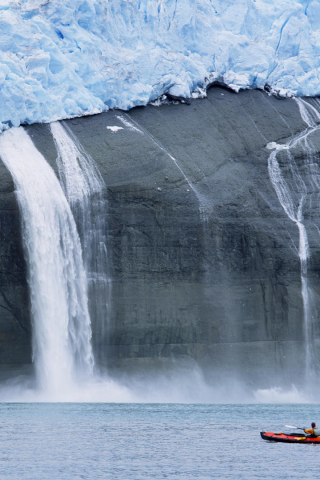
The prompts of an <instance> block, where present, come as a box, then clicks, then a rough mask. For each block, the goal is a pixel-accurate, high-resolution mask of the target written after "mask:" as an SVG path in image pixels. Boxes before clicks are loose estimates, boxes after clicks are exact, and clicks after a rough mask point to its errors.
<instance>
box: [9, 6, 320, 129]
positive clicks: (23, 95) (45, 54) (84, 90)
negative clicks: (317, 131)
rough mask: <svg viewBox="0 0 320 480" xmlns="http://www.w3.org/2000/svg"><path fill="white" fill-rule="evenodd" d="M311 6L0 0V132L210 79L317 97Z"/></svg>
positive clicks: (319, 48)
mask: <svg viewBox="0 0 320 480" xmlns="http://www.w3.org/2000/svg"><path fill="white" fill-rule="evenodd" d="M319 58H320V2H319V0H313V1H310V0H281V1H279V0H199V1H196V0H11V1H10V0H0V122H1V123H0V129H3V128H5V127H6V126H7V125H9V126H10V125H15V126H17V125H19V124H20V123H33V122H48V121H51V120H55V119H60V118H67V117H72V116H77V115H83V114H93V113H97V112H100V111H104V110H107V109H108V108H114V107H116V108H122V109H128V108H130V107H133V106H135V105H144V104H146V103H148V102H149V101H152V100H154V99H156V98H158V97H160V96H161V95H162V94H163V93H166V92H167V93H170V94H172V95H176V96H185V97H188V96H191V95H192V94H193V95H196V94H197V92H198V93H199V92H200V93H201V91H203V89H204V87H205V86H206V84H207V83H208V82H211V81H213V80H214V79H218V80H220V81H223V82H224V83H225V84H227V85H229V86H230V87H231V88H233V89H235V90H239V89H240V88H263V87H264V86H266V85H268V86H269V87H270V88H271V89H272V90H273V91H276V92H278V93H280V95H287V94H288V93H289V94H293V95H317V94H320V82H319V74H320V69H319Z"/></svg>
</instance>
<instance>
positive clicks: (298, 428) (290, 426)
mask: <svg viewBox="0 0 320 480" xmlns="http://www.w3.org/2000/svg"><path fill="white" fill-rule="evenodd" d="M285 427H288V428H296V429H297V430H303V431H304V428H301V427H295V426H294V425H285Z"/></svg>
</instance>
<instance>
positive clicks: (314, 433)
mask: <svg viewBox="0 0 320 480" xmlns="http://www.w3.org/2000/svg"><path fill="white" fill-rule="evenodd" d="M304 433H307V434H309V435H310V437H319V436H320V428H317V427H316V424H315V422H312V423H311V428H306V429H305V430H304Z"/></svg>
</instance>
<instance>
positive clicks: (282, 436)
mask: <svg viewBox="0 0 320 480" xmlns="http://www.w3.org/2000/svg"><path fill="white" fill-rule="evenodd" d="M260 435H261V437H262V438H263V439H264V440H271V441H273V442H284V443H319V444H320V437H310V436H308V435H305V436H303V435H302V434H301V433H290V434H289V435H288V434H286V433H272V432H260Z"/></svg>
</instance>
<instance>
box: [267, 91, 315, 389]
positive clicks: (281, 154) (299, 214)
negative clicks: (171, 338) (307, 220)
mask: <svg viewBox="0 0 320 480" xmlns="http://www.w3.org/2000/svg"><path fill="white" fill-rule="evenodd" d="M296 102H297V104H298V107H299V111H300V115H301V118H302V119H303V121H304V122H305V123H306V124H307V128H306V129H305V130H304V131H303V132H301V133H299V134H298V135H297V136H295V137H293V138H291V139H290V140H289V141H288V142H287V143H286V144H283V145H276V144H274V143H272V144H269V145H267V147H268V148H274V150H273V152H272V153H271V155H270V156H269V159H268V170H269V176H270V179H271V182H272V184H273V187H274V189H275V191H276V193H277V196H278V199H279V201H280V203H281V205H282V207H283V209H284V211H285V212H286V214H287V216H288V217H289V218H290V220H292V221H293V222H294V223H295V224H296V225H297V227H298V231H299V251H298V253H299V258H300V272H301V273H300V274H301V294H302V301H303V316H304V330H305V348H306V384H307V388H309V386H310V380H311V376H312V372H313V370H314V356H313V335H312V311H311V310H312V309H311V302H310V290H309V285H308V258H309V256H310V250H309V242H308V235H307V230H306V227H305V225H304V223H303V222H304V214H303V211H304V207H305V205H306V200H307V197H308V196H310V195H312V194H313V193H317V194H319V192H320V182H319V178H320V169H319V165H318V162H317V159H316V150H315V148H314V147H313V145H312V142H311V140H310V136H311V135H312V134H314V133H315V132H316V131H317V130H319V129H320V125H319V124H320V114H319V112H318V110H317V109H316V108H315V107H314V106H313V105H311V104H309V103H307V102H306V101H304V100H302V99H296ZM295 152H296V156H297V157H298V158H299V159H301V157H302V165H301V166H298V165H297V163H296V161H295V155H294V153H295ZM283 172H284V173H283ZM300 172H301V173H300ZM302 175H303V176H302ZM303 177H304V178H303Z"/></svg>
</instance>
